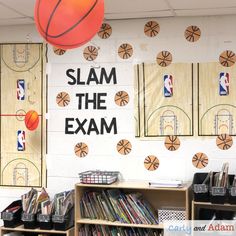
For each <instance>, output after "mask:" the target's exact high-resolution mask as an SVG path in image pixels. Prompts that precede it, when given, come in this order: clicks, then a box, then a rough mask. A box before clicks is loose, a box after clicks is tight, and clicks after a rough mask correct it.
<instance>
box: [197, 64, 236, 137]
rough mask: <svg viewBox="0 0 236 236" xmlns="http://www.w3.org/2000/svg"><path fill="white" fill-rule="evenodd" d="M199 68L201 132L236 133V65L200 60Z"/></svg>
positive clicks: (204, 133) (215, 133) (199, 124)
mask: <svg viewBox="0 0 236 236" xmlns="http://www.w3.org/2000/svg"><path fill="white" fill-rule="evenodd" d="M198 71H199V73H198V135H199V136H218V135H221V134H229V135H236V130H235V120H236V103H235V101H236V93H235V91H236V81H235V78H236V69H235V65H234V66H231V67H225V66H222V65H221V64H220V63H218V62H212V63H200V64H199V65H198Z"/></svg>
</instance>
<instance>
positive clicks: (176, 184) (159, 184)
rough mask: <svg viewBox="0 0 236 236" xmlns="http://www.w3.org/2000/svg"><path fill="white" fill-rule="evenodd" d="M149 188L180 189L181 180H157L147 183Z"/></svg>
mask: <svg viewBox="0 0 236 236" xmlns="http://www.w3.org/2000/svg"><path fill="white" fill-rule="evenodd" d="M149 186H150V187H156V188H182V187H183V182H182V181H181V180H157V181H155V182H149Z"/></svg>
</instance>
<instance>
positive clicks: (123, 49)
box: [118, 43, 133, 59]
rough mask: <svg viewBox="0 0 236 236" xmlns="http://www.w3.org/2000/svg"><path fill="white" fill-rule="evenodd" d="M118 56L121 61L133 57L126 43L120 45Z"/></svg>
mask: <svg viewBox="0 0 236 236" xmlns="http://www.w3.org/2000/svg"><path fill="white" fill-rule="evenodd" d="M118 55H119V56H120V58H122V59H128V58H130V57H131V56H132V55H133V48H132V46H131V45H130V44H128V43H123V44H121V45H120V47H119V49H118Z"/></svg>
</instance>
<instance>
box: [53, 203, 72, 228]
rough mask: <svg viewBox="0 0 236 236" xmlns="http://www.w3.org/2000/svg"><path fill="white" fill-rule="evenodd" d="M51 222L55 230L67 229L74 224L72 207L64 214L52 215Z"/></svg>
mask: <svg viewBox="0 0 236 236" xmlns="http://www.w3.org/2000/svg"><path fill="white" fill-rule="evenodd" d="M52 222H53V225H54V229H55V230H63V231H65V230H67V229H69V228H71V227H73V226H74V207H72V208H71V209H70V210H69V211H68V212H67V214H65V215H53V216H52Z"/></svg>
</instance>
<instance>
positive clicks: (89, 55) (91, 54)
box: [83, 46, 98, 61]
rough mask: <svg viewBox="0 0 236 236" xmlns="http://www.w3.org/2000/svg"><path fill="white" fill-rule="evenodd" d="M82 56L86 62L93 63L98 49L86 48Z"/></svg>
mask: <svg viewBox="0 0 236 236" xmlns="http://www.w3.org/2000/svg"><path fill="white" fill-rule="evenodd" d="M83 55H84V58H85V59H86V60H87V61H93V60H95V59H96V58H97V56H98V49H97V48H96V47H94V46H88V47H86V48H85V49H84V53H83Z"/></svg>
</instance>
